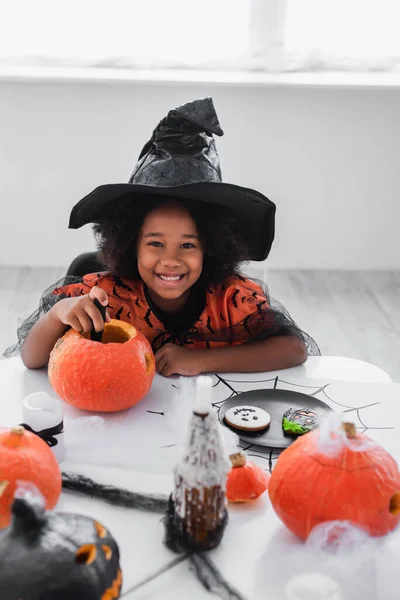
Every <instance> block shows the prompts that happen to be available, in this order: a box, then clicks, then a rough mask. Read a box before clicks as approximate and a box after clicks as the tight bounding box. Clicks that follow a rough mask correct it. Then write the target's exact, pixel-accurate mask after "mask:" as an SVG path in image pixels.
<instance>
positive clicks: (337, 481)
mask: <svg viewBox="0 0 400 600" xmlns="http://www.w3.org/2000/svg"><path fill="white" fill-rule="evenodd" d="M341 427H342V430H343V431H344V432H345V437H346V438H347V440H349V441H350V442H351V443H344V442H343V444H342V445H341V446H340V447H339V451H338V452H337V453H335V455H334V456H332V455H327V454H326V453H324V452H323V451H321V449H320V447H319V446H318V440H319V437H320V430H319V429H316V430H314V431H312V432H310V433H307V434H305V435H304V436H302V437H300V438H298V439H297V440H296V441H295V442H294V443H293V444H292V445H291V446H290V447H289V448H287V449H286V450H284V451H283V452H282V454H281V455H280V457H279V459H278V461H277V463H276V466H275V468H274V470H273V471H272V475H271V480H270V483H269V488H268V492H269V496H270V499H271V502H272V505H273V507H274V509H275V512H276V513H277V515H278V517H279V518H280V519H281V520H282V521H283V523H284V524H285V525H286V527H287V528H288V529H290V531H292V532H293V533H294V534H295V535H297V536H298V537H299V538H301V539H303V540H304V539H306V538H307V537H308V535H309V533H310V532H311V530H312V529H313V528H314V527H315V526H316V525H318V524H320V523H324V522H329V521H349V522H350V523H352V524H354V525H357V526H359V527H361V528H362V529H364V530H365V531H367V532H368V533H369V534H370V535H372V536H380V535H385V534H386V533H388V532H389V531H392V530H393V529H394V528H395V527H396V526H397V524H398V523H399V521H400V474H399V469H398V467H397V463H396V461H395V460H394V459H393V458H392V456H390V454H389V453H388V452H386V450H384V449H383V448H382V447H380V446H379V445H378V444H375V443H374V442H372V440H369V438H368V437H367V436H365V435H363V434H361V433H357V431H356V429H355V427H354V425H353V424H352V423H344V424H342V426H341ZM330 435H331V440H334V439H338V436H339V435H340V432H339V431H338V432H331V434H330ZM369 442H371V443H370V444H369ZM357 447H358V448H359V449H357Z"/></svg>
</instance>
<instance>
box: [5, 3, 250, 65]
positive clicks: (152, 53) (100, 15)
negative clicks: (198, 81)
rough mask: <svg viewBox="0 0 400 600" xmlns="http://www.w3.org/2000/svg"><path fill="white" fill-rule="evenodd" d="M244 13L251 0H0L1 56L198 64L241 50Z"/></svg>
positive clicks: (102, 62)
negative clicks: (0, 6) (199, 0)
mask: <svg viewBox="0 0 400 600" xmlns="http://www.w3.org/2000/svg"><path fill="white" fill-rule="evenodd" d="M1 13H3V14H1ZM248 20H249V0H201V2H193V1H191V0H145V1H144V0H112V1H111V0H68V2H66V1H60V0H34V1H32V0H3V2H2V8H1V9H0V57H1V58H2V60H3V62H12V61H15V62H26V61H27V60H29V61H36V62H42V63H54V62H62V63H64V64H72V65H94V66H116V67H118V66H121V67H123V66H145V67H147V66H154V65H158V66H160V65H161V66H162V65H167V66H177V67H180V66H186V67H187V66H188V65H190V66H196V65H197V64H199V63H207V62H209V61H217V60H226V59H229V60H232V59H233V60H234V59H235V58H237V57H239V56H241V55H244V54H246V53H247V52H248V48H249V27H248Z"/></svg>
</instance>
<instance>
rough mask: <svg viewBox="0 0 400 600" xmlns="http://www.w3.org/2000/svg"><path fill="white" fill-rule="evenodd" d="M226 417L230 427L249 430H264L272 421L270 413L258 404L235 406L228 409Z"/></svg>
mask: <svg viewBox="0 0 400 600" xmlns="http://www.w3.org/2000/svg"><path fill="white" fill-rule="evenodd" d="M224 419H225V422H226V423H227V425H229V427H232V428H233V429H240V430H241V431H249V432H255V431H262V430H263V429H266V428H267V427H269V424H270V423H271V417H270V415H269V413H267V411H266V410H263V409H262V408H258V406H234V407H233V408H230V409H229V410H227V411H226V413H225V416H224Z"/></svg>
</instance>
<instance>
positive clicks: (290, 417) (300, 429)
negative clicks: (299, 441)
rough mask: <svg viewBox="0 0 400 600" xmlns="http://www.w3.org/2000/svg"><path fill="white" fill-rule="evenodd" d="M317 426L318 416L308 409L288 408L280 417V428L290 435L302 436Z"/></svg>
mask: <svg viewBox="0 0 400 600" xmlns="http://www.w3.org/2000/svg"><path fill="white" fill-rule="evenodd" d="M318 425H319V416H318V414H317V413H316V412H315V411H314V410H311V409H310V408H300V409H297V410H295V409H294V408H289V410H287V411H286V412H285V413H284V414H283V417H282V428H283V431H284V432H285V433H288V434H291V435H303V434H304V433H307V432H308V431H311V430H312V429H315V428H316V427H318Z"/></svg>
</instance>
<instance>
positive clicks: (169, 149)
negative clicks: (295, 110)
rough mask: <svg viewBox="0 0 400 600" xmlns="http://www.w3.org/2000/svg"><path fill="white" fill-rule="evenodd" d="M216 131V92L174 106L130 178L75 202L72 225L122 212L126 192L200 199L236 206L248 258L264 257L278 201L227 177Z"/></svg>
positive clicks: (139, 198) (141, 196) (134, 197)
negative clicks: (223, 171) (120, 206)
mask: <svg viewBox="0 0 400 600" xmlns="http://www.w3.org/2000/svg"><path fill="white" fill-rule="evenodd" d="M213 134H215V135H223V131H222V129H221V127H220V125H219V122H218V118H217V115H216V112H215V109H214V105H213V103H212V100H211V98H204V99H200V100H195V101H194V102H191V103H189V104H185V105H183V106H181V107H179V108H177V109H174V110H172V111H170V112H169V113H168V115H167V117H166V118H165V119H163V120H162V121H161V122H160V123H159V124H158V126H157V127H156V129H155V130H154V132H153V135H152V137H151V139H150V140H149V141H148V142H147V143H146V144H145V146H144V147H143V149H142V152H141V153H140V156H139V160H138V162H137V164H136V166H135V169H134V172H133V174H132V176H131V178H130V180H129V183H116V184H106V185H101V186H99V187H97V188H96V189H95V190H93V192H91V193H90V194H88V195H87V196H85V197H84V198H82V200H80V201H79V202H78V203H77V204H76V205H75V206H74V208H73V209H72V211H71V215H70V221H69V227H70V228H71V229H78V228H79V227H82V226H83V225H86V224H87V223H95V222H97V221H98V220H99V219H101V217H102V215H103V214H104V213H105V212H106V211H107V213H109V210H110V208H111V207H114V206H115V211H116V212H117V211H118V206H117V203H118V201H119V200H121V199H123V198H132V201H144V202H145V201H146V198H149V197H150V196H164V197H166V198H177V199H181V200H182V201H184V200H185V199H186V200H195V201H198V202H202V203H204V205H206V204H216V205H219V206H224V207H226V208H228V209H230V210H232V211H233V212H234V213H235V214H236V215H237V219H238V222H239V225H240V229H241V231H242V232H243V236H244V238H245V242H246V245H247V248H248V256H246V257H245V258H246V259H248V260H257V261H261V260H264V259H265V258H267V256H268V254H269V251H270V249H271V245H272V242H273V240H274V232H275V210H276V207H275V204H274V203H273V202H271V200H269V199H268V198H267V197H266V196H264V195H263V194H261V193H260V192H257V191H255V190H252V189H249V188H244V187H241V186H238V185H234V184H231V183H225V182H223V181H222V176H221V169H220V164H219V157H218V153H217V149H216V146H215V141H214V138H213ZM205 210H206V206H205ZM216 226H217V224H216Z"/></svg>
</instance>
